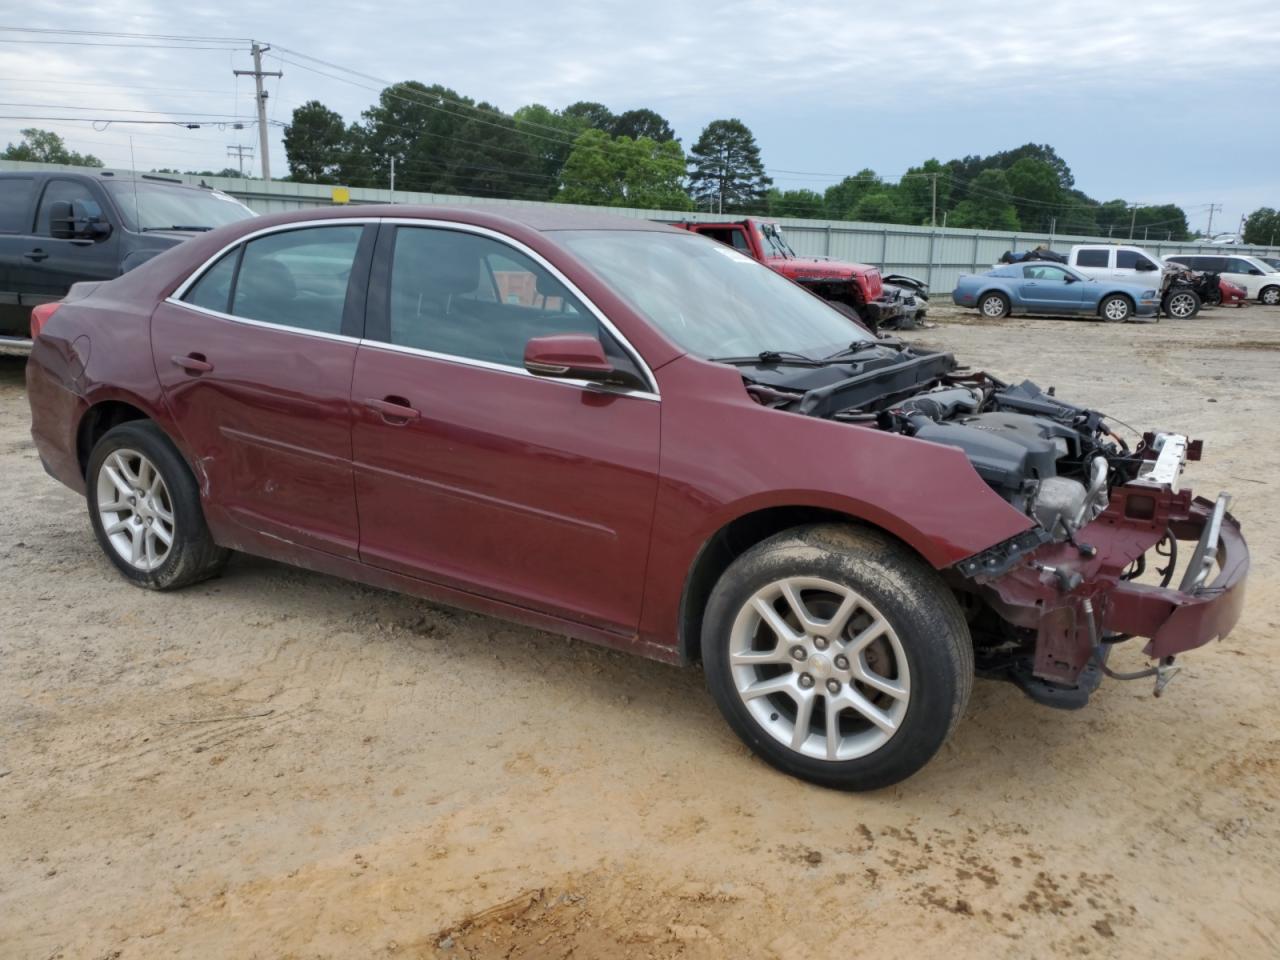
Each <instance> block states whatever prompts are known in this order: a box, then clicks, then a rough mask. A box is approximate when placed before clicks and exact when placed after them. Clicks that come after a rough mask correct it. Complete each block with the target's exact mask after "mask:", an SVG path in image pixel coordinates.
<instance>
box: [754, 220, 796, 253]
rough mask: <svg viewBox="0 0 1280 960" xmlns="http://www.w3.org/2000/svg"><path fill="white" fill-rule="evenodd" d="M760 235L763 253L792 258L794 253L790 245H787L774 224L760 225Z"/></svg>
mask: <svg viewBox="0 0 1280 960" xmlns="http://www.w3.org/2000/svg"><path fill="white" fill-rule="evenodd" d="M760 233H761V234H763V236H764V248H765V252H767V253H772V254H774V255H775V256H778V257H794V256H795V255H796V252H795V251H794V250H792V249H791V244H789V243H787V240H786V238H785V237H784V236H783V235H782V228H781V227H780V226H778V225H777V224H776V223H762V224H760Z"/></svg>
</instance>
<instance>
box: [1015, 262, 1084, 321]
mask: <svg viewBox="0 0 1280 960" xmlns="http://www.w3.org/2000/svg"><path fill="white" fill-rule="evenodd" d="M1068 276H1071V275H1070V274H1068V273H1067V271H1066V270H1064V269H1063V268H1062V267H1059V266H1057V265H1056V264H1052V263H1033V264H1027V265H1025V266H1024V267H1023V268H1022V277H1023V280H1022V299H1023V301H1024V302H1025V303H1026V305H1027V306H1028V307H1029V308H1031V309H1033V310H1040V311H1045V312H1053V311H1055V310H1062V311H1067V312H1071V313H1074V312H1075V311H1077V310H1079V309H1080V298H1081V296H1082V295H1083V293H1084V285H1085V281H1083V280H1079V279H1077V278H1075V277H1074V276H1072V278H1071V281H1070V282H1068V280H1067V277H1068Z"/></svg>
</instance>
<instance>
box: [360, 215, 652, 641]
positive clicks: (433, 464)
mask: <svg viewBox="0 0 1280 960" xmlns="http://www.w3.org/2000/svg"><path fill="white" fill-rule="evenodd" d="M382 230H383V234H382V237H381V238H380V240H379V251H378V263H377V264H376V265H375V269H374V279H373V280H372V282H371V284H370V298H369V304H370V309H369V317H368V334H367V335H368V337H369V340H367V341H366V342H365V343H363V344H362V345H361V347H360V350H359V351H358V353H357V356H356V365H355V375H354V378H353V380H352V402H353V408H354V427H353V431H352V445H353V456H354V461H355V471H356V495H357V500H358V503H359V510H360V556H361V558H362V559H363V560H364V561H365V562H366V563H369V564H371V565H374V566H378V567H383V568H386V569H389V570H394V571H397V572H400V573H405V574H408V575H411V576H415V577H419V578H423V579H427V580H431V581H435V582H437V583H442V584H445V585H448V586H452V587H455V588H458V589H462V590H467V591H470V592H474V593H479V594H482V595H485V596H488V597H491V598H494V599H498V600H502V601H505V602H509V603H514V604H516V605H519V606H524V607H526V608H531V609H537V610H540V611H542V612H546V613H551V614H553V615H558V616H563V617H567V618H570V619H575V620H578V621H579V622H583V623H587V624H590V625H592V626H596V627H601V628H604V629H613V630H616V631H620V632H629V631H634V630H635V629H636V626H637V624H638V621H639V616H640V601H641V597H642V584H643V581H644V572H645V563H646V558H647V552H648V544H649V533H650V525H651V523H652V518H653V509H654V499H655V496H656V491H657V474H658V421H659V417H658V414H659V410H658V400H657V398H656V397H655V396H654V395H652V394H648V393H640V392H632V391H620V390H617V391H615V390H609V389H602V388H599V387H596V386H592V385H588V384H583V383H575V382H569V381H557V380H549V379H542V378H539V377H536V376H533V375H531V374H529V373H527V372H526V371H525V369H524V367H523V363H522V358H523V354H524V346H525V343H526V342H527V341H528V339H529V338H530V337H534V336H539V335H549V334H555V333H584V332H589V333H591V334H594V335H598V336H600V337H601V339H602V342H604V344H605V349H606V353H607V354H608V355H609V356H610V357H611V358H612V359H613V360H614V362H615V365H618V366H626V365H630V367H631V368H636V366H637V365H636V364H635V362H634V359H633V358H631V357H629V356H628V355H627V354H626V352H625V351H624V349H623V347H622V345H621V342H620V340H618V339H617V338H615V337H614V336H613V335H612V334H611V332H610V331H609V330H608V329H607V328H606V327H605V326H604V325H603V324H601V323H600V321H599V320H598V319H597V318H596V316H595V315H594V314H593V313H592V312H591V311H590V310H589V309H588V308H587V306H586V305H585V304H584V303H583V301H582V300H581V299H579V298H578V297H576V296H575V295H574V294H573V293H572V292H571V291H570V290H568V289H567V288H566V287H565V286H563V285H562V284H560V283H559V282H558V281H557V280H556V279H555V277H554V276H553V275H552V273H551V272H550V271H549V270H548V269H546V267H545V265H543V264H542V263H540V262H538V261H537V260H536V259H535V258H534V257H532V256H530V255H529V253H528V252H526V251H523V250H520V249H517V248H516V247H515V246H513V245H510V244H508V243H505V242H502V241H499V240H497V239H494V238H492V237H490V236H485V235H480V234H477V233H473V232H468V231H466V230H463V229H446V228H436V227H414V226H400V227H395V228H392V227H390V226H384V227H383V228H382ZM373 340H377V341H381V342H377V343H375V342H371V341H373ZM636 372H637V373H638V372H639V371H638V368H637V369H636ZM641 375H643V374H641Z"/></svg>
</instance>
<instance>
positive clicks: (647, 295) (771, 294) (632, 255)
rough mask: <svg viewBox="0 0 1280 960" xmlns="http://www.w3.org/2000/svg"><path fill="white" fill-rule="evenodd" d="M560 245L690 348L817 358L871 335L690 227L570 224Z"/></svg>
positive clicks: (710, 353)
mask: <svg viewBox="0 0 1280 960" xmlns="http://www.w3.org/2000/svg"><path fill="white" fill-rule="evenodd" d="M559 237H560V239H561V241H562V242H563V243H564V245H565V246H566V247H567V248H568V249H569V250H571V251H572V252H573V253H574V254H575V255H576V256H578V257H579V258H580V259H581V260H582V261H583V262H584V263H586V264H587V266H589V267H590V268H591V269H592V270H594V271H595V272H596V273H597V274H598V275H599V276H600V277H601V278H603V279H604V280H605V281H607V282H608V283H609V285H610V286H612V287H613V289H614V290H615V291H616V292H617V293H618V294H620V295H621V296H622V297H624V298H625V299H626V300H627V302H628V303H630V304H631V305H632V306H633V307H635V308H636V309H637V310H638V311H640V313H642V314H643V315H644V316H645V317H647V318H648V319H649V321H650V322H652V323H653V325H654V326H656V327H657V328H658V329H660V330H661V331H662V332H663V333H665V334H666V335H667V336H668V337H670V338H671V339H672V340H674V341H675V342H676V343H677V344H679V345H680V346H681V347H683V348H684V349H686V350H688V351H689V352H690V353H693V354H696V355H697V356H700V357H727V356H751V355H754V354H758V353H761V352H763V351H779V350H786V351H791V352H794V353H803V354H805V355H806V356H810V357H823V356H827V355H829V354H831V353H832V352H834V351H836V350H840V349H842V348H844V347H847V346H848V345H849V344H850V343H851V342H853V341H854V340H871V339H873V338H872V336H871V334H869V333H867V331H866V330H864V329H863V328H862V327H860V326H858V325H857V324H855V323H854V322H853V321H852V320H849V319H848V318H846V317H845V316H844V315H842V314H840V313H837V312H836V311H835V310H834V309H832V308H831V307H830V306H828V305H827V304H826V303H825V302H824V301H822V300H820V299H818V298H817V297H816V296H814V295H813V294H811V293H809V292H808V291H807V290H805V289H804V288H803V287H800V286H798V285H796V284H794V283H792V282H791V281H790V280H787V279H786V278H784V277H782V276H779V275H778V274H776V273H774V272H773V271H772V270H770V269H769V268H768V267H765V266H762V265H761V264H759V263H757V262H756V261H755V260H752V259H751V258H750V257H744V256H743V255H742V254H740V253H738V252H737V251H736V250H733V249H731V248H730V247H726V246H725V245H724V244H722V243H717V242H716V241H714V240H708V239H707V238H706V237H699V236H697V235H695V234H692V233H680V234H677V233H659V232H653V233H650V232H647V231H639V230H571V231H566V232H564V233H562V234H560V235H559Z"/></svg>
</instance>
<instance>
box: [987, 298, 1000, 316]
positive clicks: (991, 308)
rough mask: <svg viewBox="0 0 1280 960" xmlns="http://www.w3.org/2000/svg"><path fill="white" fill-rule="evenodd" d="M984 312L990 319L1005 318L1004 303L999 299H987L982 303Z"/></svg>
mask: <svg viewBox="0 0 1280 960" xmlns="http://www.w3.org/2000/svg"><path fill="white" fill-rule="evenodd" d="M982 312H983V314H984V315H985V316H988V317H1003V316H1004V301H1003V300H1001V299H1000V298H999V297H987V299H985V300H983V301H982Z"/></svg>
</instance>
